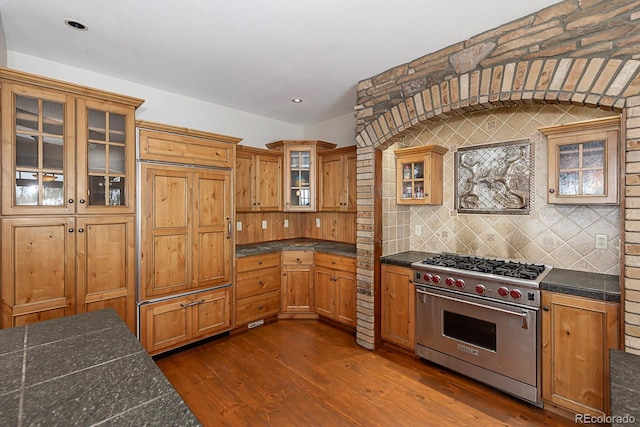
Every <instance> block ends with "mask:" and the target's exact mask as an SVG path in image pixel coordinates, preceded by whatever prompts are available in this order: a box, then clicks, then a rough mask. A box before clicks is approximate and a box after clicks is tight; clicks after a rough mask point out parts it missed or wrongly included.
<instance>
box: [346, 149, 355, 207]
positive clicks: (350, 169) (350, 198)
mask: <svg viewBox="0 0 640 427" xmlns="http://www.w3.org/2000/svg"><path fill="white" fill-rule="evenodd" d="M357 165H358V156H357V155H356V152H355V150H354V151H353V153H349V154H347V155H346V157H345V161H344V169H345V171H344V179H345V182H346V189H347V194H346V195H345V199H344V203H345V205H344V207H346V210H348V211H349V212H355V211H356V210H357V209H358V203H357V201H358V200H357V194H356V192H357V189H358V179H357V171H356V170H357Z"/></svg>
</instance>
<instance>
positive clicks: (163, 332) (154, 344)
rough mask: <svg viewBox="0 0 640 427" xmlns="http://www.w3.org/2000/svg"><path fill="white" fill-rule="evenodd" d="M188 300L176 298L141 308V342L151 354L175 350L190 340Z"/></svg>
mask: <svg viewBox="0 0 640 427" xmlns="http://www.w3.org/2000/svg"><path fill="white" fill-rule="evenodd" d="M188 304H189V302H188V301H187V299H186V298H184V297H183V298H174V299H170V300H166V301H160V302H156V303H153V304H147V305H143V306H141V307H140V334H141V336H140V340H141V342H142V346H143V347H144V348H145V349H146V350H147V352H148V353H149V354H156V353H159V352H160V351H163V350H168V349H170V348H175V347H178V346H180V345H181V344H183V343H186V342H187V341H188V340H189V334H190V330H189V321H188V311H187V308H188Z"/></svg>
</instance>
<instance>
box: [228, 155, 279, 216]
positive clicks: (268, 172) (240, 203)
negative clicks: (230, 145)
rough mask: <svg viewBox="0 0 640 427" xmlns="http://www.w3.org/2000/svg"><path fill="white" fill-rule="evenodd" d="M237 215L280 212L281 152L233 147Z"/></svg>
mask: <svg viewBox="0 0 640 427" xmlns="http://www.w3.org/2000/svg"><path fill="white" fill-rule="evenodd" d="M234 172H235V178H236V181H235V188H236V191H235V194H236V200H235V202H236V212H253V211H262V212H264V211H274V212H278V211H282V152H279V151H270V150H263V149H260V148H252V147H243V146H241V145H238V146H237V147H236V165H235V168H234Z"/></svg>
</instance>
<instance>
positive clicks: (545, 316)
mask: <svg viewBox="0 0 640 427" xmlns="http://www.w3.org/2000/svg"><path fill="white" fill-rule="evenodd" d="M542 306H543V310H542V398H543V399H544V401H545V402H547V403H551V404H553V405H557V406H559V407H561V408H563V409H566V410H569V411H571V412H573V413H576V414H591V415H593V416H599V415H603V414H608V413H609V349H610V348H618V346H619V344H618V340H619V331H618V316H619V315H618V311H619V306H618V304H614V303H608V302H603V301H595V300H591V299H587V298H581V297H575V296H569V295H563V294H555V293H544V294H543V296H542Z"/></svg>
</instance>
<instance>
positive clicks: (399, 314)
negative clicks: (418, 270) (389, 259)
mask: <svg viewBox="0 0 640 427" xmlns="http://www.w3.org/2000/svg"><path fill="white" fill-rule="evenodd" d="M412 277H413V276H412V270H411V269H409V268H404V267H399V266H395V265H389V264H383V265H382V278H381V281H382V306H381V317H382V331H381V335H382V338H384V339H386V340H388V341H391V342H393V343H396V344H398V345H401V346H403V347H406V348H410V349H413V348H414V345H415V338H414V327H415V326H414V325H415V290H414V288H413V283H412Z"/></svg>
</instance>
